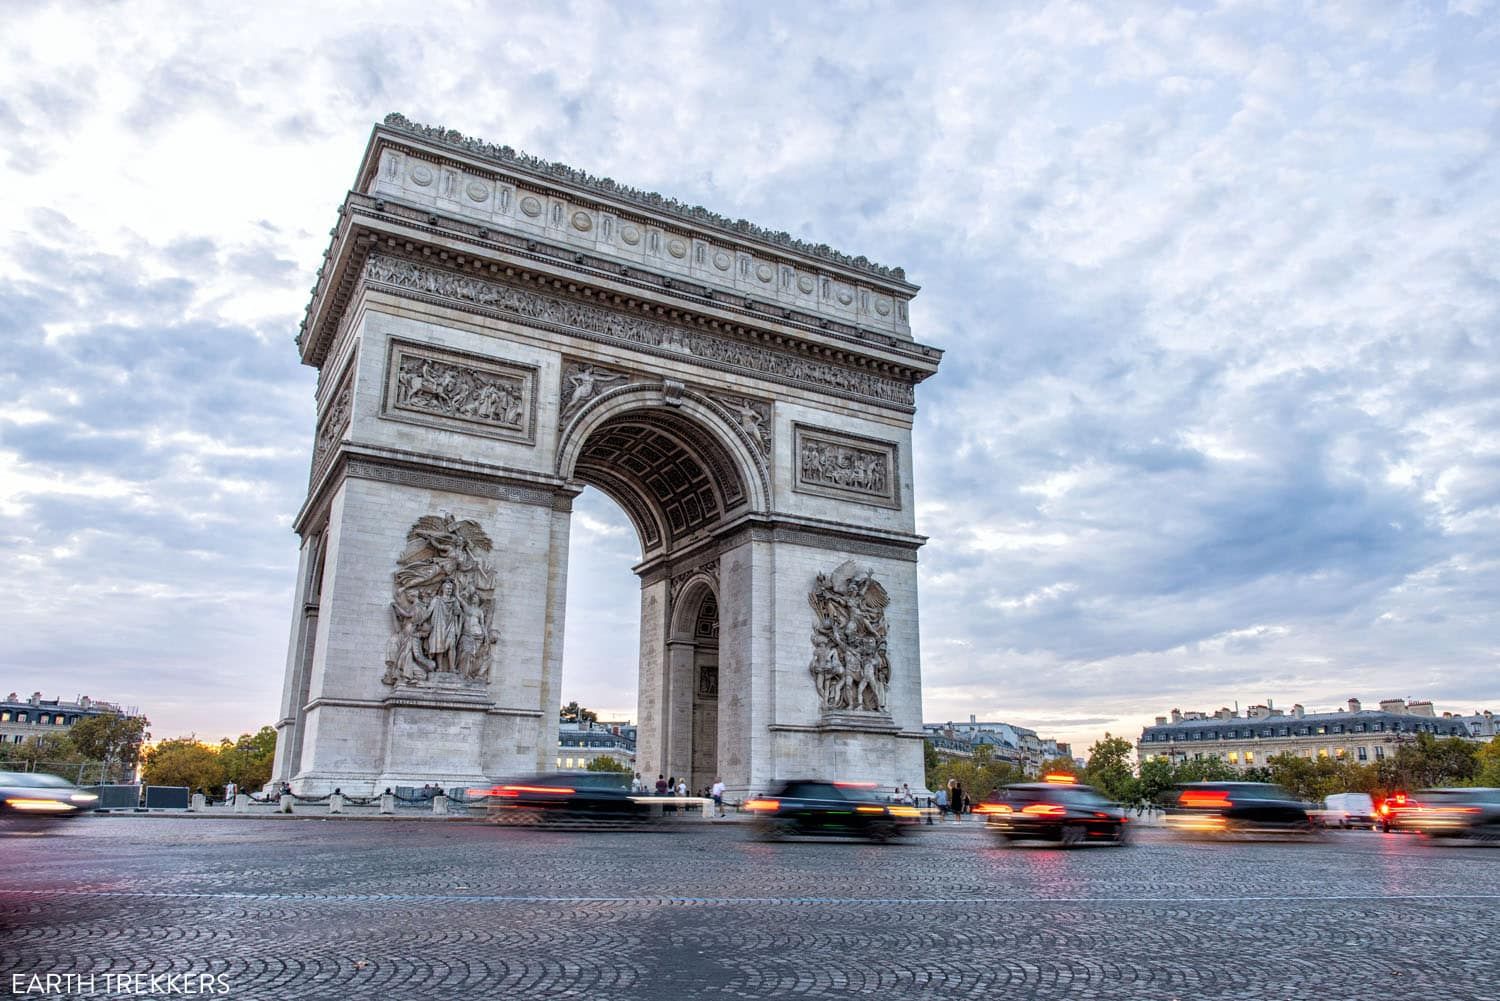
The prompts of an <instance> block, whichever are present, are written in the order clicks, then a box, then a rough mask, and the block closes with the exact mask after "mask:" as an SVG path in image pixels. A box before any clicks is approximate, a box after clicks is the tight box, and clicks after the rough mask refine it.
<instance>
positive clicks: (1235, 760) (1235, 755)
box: [1229, 751, 1240, 765]
mask: <svg viewBox="0 0 1500 1001" xmlns="http://www.w3.org/2000/svg"><path fill="white" fill-rule="evenodd" d="M1229 763H1230V764H1231V765H1237V764H1239V763H1240V752H1238V751H1230V752H1229Z"/></svg>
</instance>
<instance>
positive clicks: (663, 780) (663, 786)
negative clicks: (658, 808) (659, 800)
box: [656, 775, 667, 796]
mask: <svg viewBox="0 0 1500 1001" xmlns="http://www.w3.org/2000/svg"><path fill="white" fill-rule="evenodd" d="M666 794H667V777H666V776H665V775H657V776H656V795H658V796H665V795H666Z"/></svg>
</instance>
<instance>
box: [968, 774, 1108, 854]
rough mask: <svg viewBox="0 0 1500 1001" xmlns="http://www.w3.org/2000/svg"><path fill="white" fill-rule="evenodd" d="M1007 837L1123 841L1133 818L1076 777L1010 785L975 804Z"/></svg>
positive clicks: (1064, 842) (1060, 841)
mask: <svg viewBox="0 0 1500 1001" xmlns="http://www.w3.org/2000/svg"><path fill="white" fill-rule="evenodd" d="M974 812H975V813H977V814H979V815H980V816H982V817H984V820H985V827H986V828H987V829H988V830H990V831H991V832H993V833H994V834H996V835H997V836H998V837H999V838H1000V839H1001V840H1002V841H1027V840H1031V841H1055V842H1057V843H1058V844H1060V845H1063V846H1065V847H1071V846H1073V845H1079V844H1084V843H1086V842H1088V843H1100V842H1102V843H1105V844H1114V845H1123V844H1125V842H1126V833H1125V832H1126V829H1127V824H1128V823H1129V821H1128V820H1127V818H1126V817H1125V811H1124V809H1123V808H1122V807H1120V806H1119V805H1118V804H1115V803H1111V802H1110V801H1109V800H1107V799H1105V798H1104V797H1103V796H1101V795H1100V794H1099V793H1098V791H1096V790H1095V789H1093V788H1092V787H1091V786H1085V785H1078V784H1077V783H1075V782H1072V781H1061V780H1052V781H1047V782H1025V783H1021V784H1019V785H1011V786H1006V787H1005V788H1004V789H1002V790H1000V792H999V793H997V794H996V795H995V796H992V797H991V798H989V799H987V800H985V801H984V802H983V803H980V804H979V805H978V806H976V807H975V808H974Z"/></svg>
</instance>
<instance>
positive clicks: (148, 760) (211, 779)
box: [141, 737, 224, 793]
mask: <svg viewBox="0 0 1500 1001" xmlns="http://www.w3.org/2000/svg"><path fill="white" fill-rule="evenodd" d="M141 776H142V779H143V780H144V781H145V782H146V784H147V785H159V786H187V787H188V788H189V789H192V790H194V791H200V790H201V791H202V792H205V793H213V792H215V791H218V790H222V789H223V787H224V763H223V762H222V761H220V760H219V752H218V751H217V750H216V749H215V748H212V747H210V746H208V745H207V744H205V743H203V742H202V741H200V740H198V739H197V738H196V737H179V738H177V739H176V740H164V741H162V742H161V743H160V744H157V745H156V746H155V747H153V748H150V749H149V750H147V751H146V753H145V755H144V758H143V765H142V772H141Z"/></svg>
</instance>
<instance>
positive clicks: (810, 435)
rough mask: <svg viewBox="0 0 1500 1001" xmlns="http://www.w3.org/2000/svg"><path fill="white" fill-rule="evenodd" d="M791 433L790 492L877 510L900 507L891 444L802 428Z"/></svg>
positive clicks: (842, 433)
mask: <svg viewBox="0 0 1500 1001" xmlns="http://www.w3.org/2000/svg"><path fill="white" fill-rule="evenodd" d="M792 433H793V442H792V448H793V451H794V454H795V456H796V470H795V476H794V479H793V481H792V488H793V489H794V490H798V491H801V492H802V493H809V494H819V495H821V496H825V497H837V498H839V499H840V500H856V501H861V502H863V503H866V504H876V505H879V506H881V507H896V508H898V507H900V506H901V495H900V493H899V491H898V490H897V489H896V488H897V480H896V477H897V469H898V468H899V467H898V466H897V463H896V445H895V443H894V442H889V441H880V440H879V439H877V438H865V437H861V436H857V435H851V434H846V433H844V432H841V431H830V430H826V429H822V428H812V427H807V426H806V425H802V424H797V425H794V426H793V429H792Z"/></svg>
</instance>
